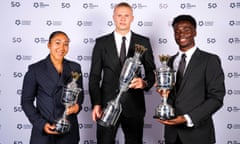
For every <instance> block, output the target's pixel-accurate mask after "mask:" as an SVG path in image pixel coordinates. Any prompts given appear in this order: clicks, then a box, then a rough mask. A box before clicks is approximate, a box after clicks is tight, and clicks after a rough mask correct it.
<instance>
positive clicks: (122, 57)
mask: <svg viewBox="0 0 240 144" xmlns="http://www.w3.org/2000/svg"><path fill="white" fill-rule="evenodd" d="M125 41H126V37H125V36H123V37H122V44H121V51H120V62H121V65H122V66H123V64H124V61H125V59H126V44H125Z"/></svg>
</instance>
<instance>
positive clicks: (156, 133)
mask: <svg viewBox="0 0 240 144" xmlns="http://www.w3.org/2000/svg"><path fill="white" fill-rule="evenodd" d="M118 2H120V1H119V0H112V1H108V0H102V1H100V0H61V1H59V0H51V1H49V0H2V1H1V2H0V19H1V22H0V23H1V25H0V35H1V39H0V41H1V43H2V45H1V52H0V67H1V69H0V98H1V100H0V144H28V143H29V137H30V131H31V124H30V123H29V121H28V120H27V118H26V116H25V115H24V113H23V111H22V109H21V106H20V96H21V88H22V80H23V75H24V74H25V72H26V71H27V67H28V65H29V64H31V63H34V62H36V61H38V60H40V59H42V58H45V57H46V55H47V54H48V49H47V40H48V37H49V34H50V33H51V32H52V31H55V30H62V31H65V32H66V33H67V34H68V35H69V37H70V39H71V43H70V51H69V54H68V55H67V58H69V59H72V60H74V61H76V62H79V63H80V64H81V66H82V71H83V76H84V79H83V80H84V89H85V101H84V104H83V107H84V108H83V111H81V113H80V114H79V123H80V124H79V129H80V137H81V141H80V144H95V143H96V138H95V123H94V122H93V121H92V120H91V109H90V107H91V105H90V100H89V95H88V77H89V69H90V64H91V53H92V48H93V46H94V43H95V38H96V37H98V36H101V35H103V34H106V33H109V32H112V31H113V28H114V24H113V21H112V11H113V7H114V5H115V4H116V3H118ZM127 2H129V4H130V5H132V7H133V9H134V15H135V20H134V23H133V25H132V30H133V31H135V32H137V33H140V34H143V35H146V36H148V37H150V40H151V44H152V47H153V50H154V57H155V63H156V65H159V63H160V62H159V60H158V55H159V54H170V55H172V54H174V53H175V52H176V49H177V46H176V44H175V41H174V38H173V31H172V27H171V22H172V19H173V18H174V17H175V16H177V15H179V14H191V15H192V16H194V17H195V18H196V20H197V27H198V28H197V31H198V34H197V37H196V41H197V43H196V44H197V46H198V47H199V48H201V49H203V50H206V51H209V52H214V53H216V54H218V55H219V56H220V58H221V60H222V65H223V68H224V72H225V76H226V89H227V94H226V97H225V100H224V106H223V108H222V109H221V110H220V111H218V112H217V113H216V114H215V115H214V121H215V127H216V137H217V144H238V143H240V138H239V131H240V116H239V110H240V104H239V101H240V88H239V85H240V81H239V79H240V67H239V66H238V65H239V63H240V14H239V13H240V1H239V0H228V1H227V0H211V1H203V0H196V1H191V0H171V1H169V0H129V1H127ZM146 103H147V104H146V106H147V113H146V119H145V127H144V143H145V144H163V143H164V139H163V126H162V125H161V124H159V123H157V122H156V121H155V120H154V119H153V118H152V116H153V115H154V109H155V107H156V106H157V105H158V104H159V103H160V96H159V95H158V94H156V93H155V88H152V89H151V91H150V92H148V93H146ZM123 142H124V141H123V134H122V132H121V131H119V132H118V135H117V143H118V144H123Z"/></svg>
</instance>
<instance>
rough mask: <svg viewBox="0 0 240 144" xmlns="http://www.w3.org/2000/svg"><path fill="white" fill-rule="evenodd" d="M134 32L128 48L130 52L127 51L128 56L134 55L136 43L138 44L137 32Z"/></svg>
mask: <svg viewBox="0 0 240 144" xmlns="http://www.w3.org/2000/svg"><path fill="white" fill-rule="evenodd" d="M131 33H132V36H131V40H130V45H129V48H128V53H127V58H128V57H132V56H133V55H134V52H135V44H136V41H135V40H136V38H135V34H134V33H133V32H131Z"/></svg>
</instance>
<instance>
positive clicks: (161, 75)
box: [153, 55, 175, 120]
mask: <svg viewBox="0 0 240 144" xmlns="http://www.w3.org/2000/svg"><path fill="white" fill-rule="evenodd" d="M159 58H160V62H161V66H160V67H159V68H158V69H157V71H156V78H157V89H159V90H161V91H162V103H161V104H160V105H158V106H157V108H156V109H155V115H154V116H153V118H157V119H161V120H169V119H172V118H174V117H175V114H174V109H173V108H172V106H171V105H169V104H168V103H167V98H168V93H169V91H170V90H171V89H172V88H173V86H174V85H175V70H173V69H171V68H170V67H168V65H167V63H168V60H169V58H170V56H169V55H160V56H159Z"/></svg>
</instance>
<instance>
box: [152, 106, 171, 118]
mask: <svg viewBox="0 0 240 144" xmlns="http://www.w3.org/2000/svg"><path fill="white" fill-rule="evenodd" d="M175 117H176V116H175V114H174V109H173V108H172V107H171V106H170V105H168V104H162V105H159V106H158V107H157V108H156V109H155V115H154V116H153V118H155V119H160V120H170V119H173V118H175Z"/></svg>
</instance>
